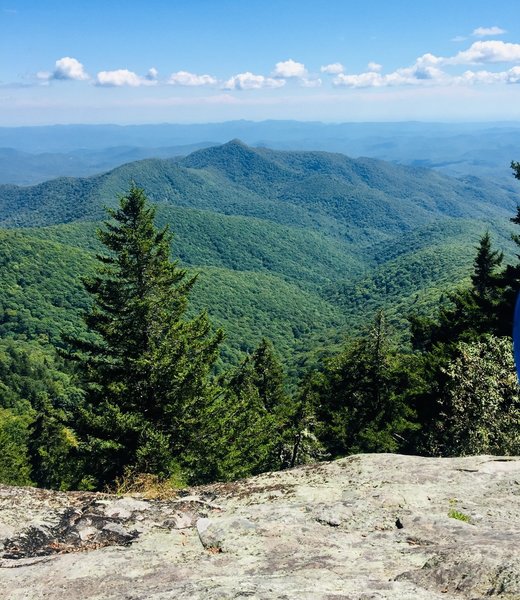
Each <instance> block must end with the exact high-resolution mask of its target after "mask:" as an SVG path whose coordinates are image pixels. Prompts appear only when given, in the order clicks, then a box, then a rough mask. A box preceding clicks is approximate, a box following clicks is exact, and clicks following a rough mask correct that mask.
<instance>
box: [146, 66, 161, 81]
mask: <svg viewBox="0 0 520 600" xmlns="http://www.w3.org/2000/svg"><path fill="white" fill-rule="evenodd" d="M158 76H159V71H158V70H157V69H156V68H155V67H152V68H151V69H148V73H147V74H146V79H148V81H157V77H158Z"/></svg>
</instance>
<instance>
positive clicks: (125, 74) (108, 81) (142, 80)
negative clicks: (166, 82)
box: [96, 69, 157, 87]
mask: <svg viewBox="0 0 520 600" xmlns="http://www.w3.org/2000/svg"><path fill="white" fill-rule="evenodd" d="M150 71H152V73H153V72H155V69H153V70H152V69H150ZM150 71H148V75H150ZM156 83H157V80H156V79H149V78H148V76H147V77H140V76H139V75H137V74H136V73H134V72H133V71H129V70H128V69H116V70H115V71H100V72H99V73H98V74H97V77H96V85H98V86H101V87H123V86H129V87H139V86H141V85H155V84H156Z"/></svg>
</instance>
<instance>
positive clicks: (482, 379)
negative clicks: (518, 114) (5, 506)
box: [0, 163, 520, 489]
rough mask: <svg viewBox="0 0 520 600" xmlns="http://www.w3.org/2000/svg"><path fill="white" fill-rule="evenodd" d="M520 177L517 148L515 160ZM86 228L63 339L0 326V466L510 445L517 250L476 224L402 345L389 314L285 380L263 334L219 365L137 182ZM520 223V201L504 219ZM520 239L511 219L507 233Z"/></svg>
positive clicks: (190, 469)
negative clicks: (468, 264) (478, 233)
mask: <svg viewBox="0 0 520 600" xmlns="http://www.w3.org/2000/svg"><path fill="white" fill-rule="evenodd" d="M512 166H513V169H514V171H515V176H516V177H517V178H518V179H520V165H519V164H518V163H513V165H512ZM109 213H110V217H111V219H110V220H109V221H108V222H107V223H105V226H104V228H103V229H102V230H100V231H99V238H100V241H101V242H102V244H103V246H104V248H105V250H106V251H105V252H104V253H103V254H100V255H98V257H97V262H98V267H97V270H96V273H95V275H93V276H92V277H89V278H86V279H85V280H84V285H85V288H86V290H87V291H88V293H89V295H90V297H91V305H90V308H89V309H88V310H87V311H86V313H85V322H86V326H87V329H86V330H85V334H84V335H82V334H81V333H79V334H73V335H69V336H63V338H62V341H61V343H60V351H59V353H54V352H51V351H50V350H45V349H44V348H42V347H40V346H38V345H36V344H33V343H29V342H23V341H19V340H4V341H3V342H1V344H0V385H1V390H0V391H1V393H0V481H2V482H4V483H11V484H36V485H39V486H44V487H53V488H60V489H71V488H80V489H100V488H103V487H104V486H106V485H113V484H114V482H115V481H117V480H120V479H121V477H125V478H127V479H131V478H132V477H135V476H136V475H137V474H139V473H151V474H154V475H156V476H157V477H159V478H160V479H162V480H166V481H169V482H170V483H171V484H172V485H183V484H186V483H200V482H207V481H214V480H230V479H235V478H239V477H245V476H248V475H252V474H256V473H260V472H263V471H269V470H278V469H283V468H288V467H292V466H295V465H297V464H302V463H306V462H310V461H315V460H320V459H325V458H335V457H339V456H344V455H347V454H352V453H356V452H406V453H415V454H424V455H460V454H472V453H495V454H515V453H520V431H519V430H520V428H519V424H520V400H519V394H518V384H517V379H516V373H515V369H514V364H513V358H512V350H511V339H510V334H511V330H512V318H513V310H514V303H515V299H516V294H517V292H518V290H519V289H520V256H519V263H518V264H517V265H507V266H505V267H504V266H503V265H502V262H503V257H502V254H501V253H499V252H498V251H497V250H494V249H493V248H492V245H491V240H490V237H489V235H488V234H486V235H484V236H483V237H482V239H481V241H480V245H479V247H478V250H477V255H476V257H475V260H474V271H473V275H472V279H471V286H470V287H469V288H467V289H464V290H461V291H458V292H456V293H452V294H449V295H448V296H447V297H446V298H443V299H441V302H440V305H439V307H438V311H437V314H436V316H435V317H434V318H419V317H412V318H411V324H410V329H411V336H412V348H413V350H412V351H411V352H410V351H408V352H403V351H402V349H399V348H398V347H397V346H395V344H394V343H393V342H392V335H391V332H389V331H388V328H387V326H386V324H385V318H384V314H383V313H382V312H380V313H378V314H377V315H376V316H375V318H374V320H373V323H372V324H370V325H368V326H367V328H366V331H365V334H364V335H363V336H361V337H359V338H357V339H354V340H352V341H351V342H350V343H348V344H347V345H346V346H345V347H344V348H343V349H342V351H341V352H340V353H339V354H337V355H336V356H335V357H333V358H332V359H328V360H326V361H324V362H323V363H322V364H321V367H320V368H319V369H318V370H314V371H312V372H309V373H308V374H307V375H306V376H305V377H304V378H303V379H302V381H301V382H300V384H299V386H298V388H297V389H291V391H289V389H288V386H287V383H286V379H285V375H284V369H283V367H282V365H281V363H280V361H279V359H278V358H277V355H276V352H275V349H274V348H273V346H272V344H271V343H270V342H269V341H268V340H265V339H264V340H262V341H261V343H260V345H259V346H258V348H257V349H256V350H255V351H254V352H252V353H251V354H250V355H248V356H247V357H246V358H245V359H244V360H243V361H242V362H241V363H240V364H239V365H238V366H237V367H233V368H229V369H227V370H225V371H224V372H220V373H219V374H218V375H217V374H216V370H215V365H216V363H217V360H218V356H219V348H220V345H221V342H222V340H223V338H224V333H223V332H222V331H221V330H218V329H217V330H215V329H214V328H213V327H212V326H211V324H210V323H209V320H208V317H207V315H206V314H205V313H204V312H203V313H201V314H199V315H197V316H195V317H194V318H192V317H190V316H189V315H190V313H189V311H188V297H189V294H190V291H191V290H192V287H193V285H194V283H195V280H196V277H193V276H190V275H189V274H188V273H187V272H186V271H185V270H184V269H182V268H180V267H179V265H178V264H177V263H176V262H172V261H171V259H170V234H169V232H168V229H167V228H161V229H158V228H157V227H156V225H155V209H154V208H153V207H152V206H150V205H149V203H148V201H147V199H146V196H145V194H144V192H143V190H141V189H139V188H137V187H135V186H133V187H132V188H131V189H130V191H129V192H128V194H127V195H126V196H125V197H124V198H122V199H121V200H120V205H119V207H118V208H117V209H114V210H110V211H109ZM511 220H512V221H513V222H514V223H516V224H518V225H520V207H519V208H518V212H517V215H516V216H514V217H513V218H512V219H511ZM513 239H514V241H515V242H516V244H517V245H518V246H519V247H520V235H515V236H514V238H513Z"/></svg>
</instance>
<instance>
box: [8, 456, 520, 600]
mask: <svg viewBox="0 0 520 600" xmlns="http://www.w3.org/2000/svg"><path fill="white" fill-rule="evenodd" d="M519 548H520V458H497V457H485V456H480V457H469V458H452V459H433V458H418V457H411V456H399V455H390V454H380V455H359V456H352V457H349V458H345V459H342V460H338V461H335V462H331V463H321V464H317V465H312V466H308V467H304V468H299V469H294V470H291V471H285V472H281V473H269V474H265V475H262V476H259V477H255V478H252V479H248V480H244V481H240V482H235V483H226V484H215V485H211V486H205V487H200V488H194V489H191V490H188V491H185V492H182V493H179V494H178V495H177V496H176V497H175V498H172V499H169V500H146V499H144V498H143V497H135V496H132V497H130V496H124V497H117V496H110V495H104V494H92V493H79V492H76V493H60V492H50V491H45V490H38V489H31V488H9V487H0V557H1V558H0V596H1V597H2V598H3V599H5V600H22V599H24V600H29V599H31V600H32V599H33V600H36V599H44V598H45V599H46V600H57V599H60V600H61V599H76V598H77V599H82V600H83V599H85V600H87V599H88V600H94V599H96V600H100V599H113V600H116V599H117V600H123V599H125V600H137V599H147V600H167V599H174V598H175V599H176V600H182V599H188V598H190V599H204V600H217V599H219V600H220V599H238V598H251V599H262V600H263V599H268V598H280V599H282V598H283V599H313V600H316V599H327V600H340V599H344V600H347V599H351V600H369V599H370V600H376V599H377V600H379V599H395V600H421V599H424V600H426V599H427V600H436V599H439V600H440V599H443V600H446V599H460V598H467V599H471V600H477V599H480V598H482V599H484V598H486V599H489V598H494V597H496V598H499V599H500V600H518V599H519V598H520V550H519Z"/></svg>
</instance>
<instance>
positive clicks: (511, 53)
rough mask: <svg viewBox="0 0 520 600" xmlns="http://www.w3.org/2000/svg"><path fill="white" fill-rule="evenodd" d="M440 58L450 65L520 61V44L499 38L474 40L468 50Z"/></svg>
mask: <svg viewBox="0 0 520 600" xmlns="http://www.w3.org/2000/svg"><path fill="white" fill-rule="evenodd" d="M439 60H440V61H441V62H443V63H444V64H448V65H471V64H481V63H499V62H517V61H520V44H511V43H508V42H501V41H499V40H489V41H487V42H474V43H473V44H471V46H470V47H469V48H468V49H467V50H463V51H462V52H459V53H458V54H456V55H455V56H452V57H451V58H445V59H439Z"/></svg>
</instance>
